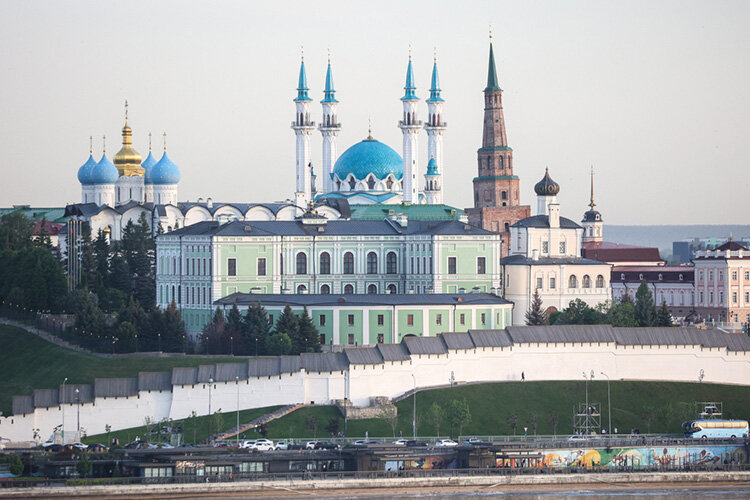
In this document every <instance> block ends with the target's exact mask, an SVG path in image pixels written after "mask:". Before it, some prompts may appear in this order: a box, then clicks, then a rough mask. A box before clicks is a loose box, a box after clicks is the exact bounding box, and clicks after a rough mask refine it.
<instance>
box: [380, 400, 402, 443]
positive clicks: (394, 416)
mask: <svg viewBox="0 0 750 500" xmlns="http://www.w3.org/2000/svg"><path fill="white" fill-rule="evenodd" d="M378 417H379V418H380V419H382V420H385V422H386V423H387V424H388V425H389V426H390V428H391V432H392V433H393V437H396V428H397V427H398V408H396V405H392V404H389V405H383V406H382V407H381V408H380V412H379V413H378Z"/></svg>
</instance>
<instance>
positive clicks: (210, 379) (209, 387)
mask: <svg viewBox="0 0 750 500" xmlns="http://www.w3.org/2000/svg"><path fill="white" fill-rule="evenodd" d="M212 385H214V379H213V378H209V379H208V419H207V420H208V439H209V441H208V442H209V443H210V442H211V441H210V439H211V386H212Z"/></svg>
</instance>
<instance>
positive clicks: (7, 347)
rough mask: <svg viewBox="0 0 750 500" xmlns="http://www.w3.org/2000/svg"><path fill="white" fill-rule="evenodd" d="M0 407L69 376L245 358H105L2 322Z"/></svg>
mask: <svg viewBox="0 0 750 500" xmlns="http://www.w3.org/2000/svg"><path fill="white" fill-rule="evenodd" d="M0 346H2V350H3V356H2V361H1V362H0V411H2V412H3V414H4V415H9V414H10V413H11V405H12V401H13V396H17V395H24V394H31V392H32V390H33V389H54V388H57V387H59V386H60V384H62V381H63V380H64V379H65V377H68V383H69V384H93V383H94V379H95V378H106V377H134V376H137V374H138V372H147V371H167V370H171V369H172V368H173V367H175V366H197V365H201V364H211V363H231V362H235V359H236V360H239V359H243V358H239V357H238V358H235V359H231V358H226V357H217V358H212V357H209V356H205V357H204V356H184V357H183V356H175V357H166V358H147V357H133V358H120V359H106V358H100V357H97V356H92V355H90V354H84V353H80V352H77V351H73V350H70V349H66V348H63V347H60V346H57V345H55V344H51V343H50V342H47V341H46V340H43V339H41V338H39V337H37V336H36V335H33V334H31V333H29V332H27V331H26V330H23V329H21V328H16V327H12V326H7V325H0Z"/></svg>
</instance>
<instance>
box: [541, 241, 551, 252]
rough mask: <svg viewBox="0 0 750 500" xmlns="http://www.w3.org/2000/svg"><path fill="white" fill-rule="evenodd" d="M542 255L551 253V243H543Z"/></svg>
mask: <svg viewBox="0 0 750 500" xmlns="http://www.w3.org/2000/svg"><path fill="white" fill-rule="evenodd" d="M542 253H544V254H548V253H549V241H543V242H542Z"/></svg>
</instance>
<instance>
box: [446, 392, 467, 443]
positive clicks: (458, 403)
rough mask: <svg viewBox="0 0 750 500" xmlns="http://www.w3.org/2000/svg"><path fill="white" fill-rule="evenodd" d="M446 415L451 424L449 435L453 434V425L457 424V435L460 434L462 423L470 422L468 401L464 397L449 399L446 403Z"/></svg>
mask: <svg viewBox="0 0 750 500" xmlns="http://www.w3.org/2000/svg"><path fill="white" fill-rule="evenodd" d="M446 417H447V418H448V423H450V426H451V435H453V429H454V427H455V426H458V435H459V436H460V435H461V433H462V432H463V428H464V425H466V424H468V423H470V422H471V412H470V411H469V403H468V402H467V401H466V398H462V399H453V400H451V402H450V403H449V404H448V411H447V412H446Z"/></svg>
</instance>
